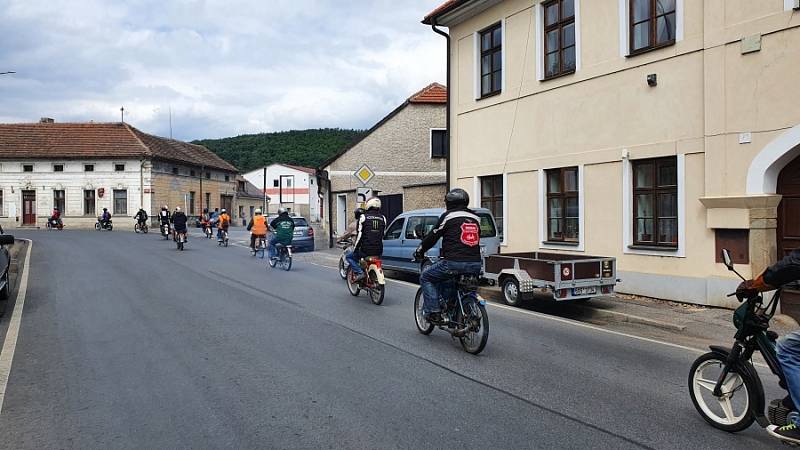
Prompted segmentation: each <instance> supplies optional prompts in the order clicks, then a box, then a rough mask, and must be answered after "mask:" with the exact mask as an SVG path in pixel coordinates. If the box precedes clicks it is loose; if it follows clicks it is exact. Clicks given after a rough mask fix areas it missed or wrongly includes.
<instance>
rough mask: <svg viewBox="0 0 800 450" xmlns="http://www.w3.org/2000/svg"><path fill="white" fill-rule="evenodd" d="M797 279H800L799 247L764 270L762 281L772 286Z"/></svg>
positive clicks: (775, 286)
mask: <svg viewBox="0 0 800 450" xmlns="http://www.w3.org/2000/svg"><path fill="white" fill-rule="evenodd" d="M797 280H800V249H799V250H795V251H793V252H792V253H789V254H788V255H786V257H784V258H783V259H782V260H780V261H778V262H776V263H775V264H773V265H771V266H770V267H769V268H768V269H767V270H766V271H765V272H764V283H767V284H768V285H770V286H772V287H774V288H779V287H781V286H783V285H784V284H787V283H791V282H792V281H797Z"/></svg>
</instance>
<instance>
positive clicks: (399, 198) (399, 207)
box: [378, 194, 403, 222]
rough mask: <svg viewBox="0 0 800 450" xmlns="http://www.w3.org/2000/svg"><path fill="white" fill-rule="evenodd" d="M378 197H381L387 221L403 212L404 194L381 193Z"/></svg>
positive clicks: (382, 209)
mask: <svg viewBox="0 0 800 450" xmlns="http://www.w3.org/2000/svg"><path fill="white" fill-rule="evenodd" d="M378 198H379V199H381V212H382V213H383V215H384V216H386V221H387V222H391V221H393V220H394V219H395V218H396V217H397V216H399V215H400V214H403V194H392V195H379V196H378Z"/></svg>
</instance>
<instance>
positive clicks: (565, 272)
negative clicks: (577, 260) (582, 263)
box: [561, 264, 572, 280]
mask: <svg viewBox="0 0 800 450" xmlns="http://www.w3.org/2000/svg"><path fill="white" fill-rule="evenodd" d="M561 279H562V280H571V279H572V264H562V265H561Z"/></svg>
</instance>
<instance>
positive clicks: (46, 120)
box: [39, 117, 55, 123]
mask: <svg viewBox="0 0 800 450" xmlns="http://www.w3.org/2000/svg"><path fill="white" fill-rule="evenodd" d="M39 123H55V120H53V119H51V118H49V117H42V118H41V119H39Z"/></svg>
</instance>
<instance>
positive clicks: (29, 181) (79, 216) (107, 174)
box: [0, 159, 150, 229]
mask: <svg viewBox="0 0 800 450" xmlns="http://www.w3.org/2000/svg"><path fill="white" fill-rule="evenodd" d="M27 164H33V166H34V167H33V172H23V165H27ZM56 164H58V165H63V166H64V170H63V172H55V171H54V166H55V165H56ZM86 164H92V165H93V166H94V171H91V172H86V171H85V170H84V166H85V165H86ZM116 164H124V166H125V167H124V170H123V171H115V165H116ZM149 178H150V169H149V165H148V164H146V163H145V164H144V165H143V164H141V161H139V160H125V159H120V160H114V161H110V160H92V159H87V160H72V161H67V160H30V161H8V160H7V161H2V162H0V191H2V212H1V213H0V224H2V226H3V228H5V229H10V228H14V227H19V226H22V222H23V217H22V213H23V211H22V191H23V190H33V191H35V193H36V216H37V220H36V225H37V226H40V227H44V226H45V225H46V223H47V218H49V217H50V214H51V213H52V210H53V207H54V196H53V191H55V190H63V191H64V197H65V198H64V200H65V210H64V211H62V214H63V221H64V224H65V225H66V226H67V227H69V228H91V227H94V224H95V222H96V221H97V216H98V215H99V214H100V213H101V212H102V210H103V208H108V209H109V211H111V212H112V215H113V216H114V217H120V218H122V217H131V218H132V217H133V216H134V215H135V214H136V211H138V210H139V207H140V205H142V204H143V205H144V207H145V208H149V203H148V201H149V198H148V196H143V195H142V194H143V193H142V189H141V180H145V183H146V182H147V181H146V180H148V179H149ZM101 188H102V189H103V191H104V192H103V197H100V195H99V189H101ZM115 189H117V190H126V191H127V213H126V214H117V212H116V211H114V207H113V191H114V190H115ZM84 190H93V191H94V192H95V213H94V214H89V215H86V214H84V202H83V195H84ZM142 202H144V203H142Z"/></svg>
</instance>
